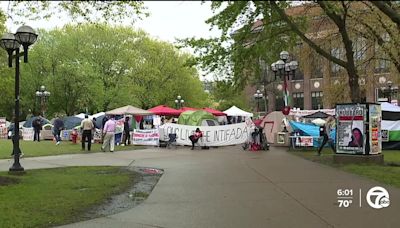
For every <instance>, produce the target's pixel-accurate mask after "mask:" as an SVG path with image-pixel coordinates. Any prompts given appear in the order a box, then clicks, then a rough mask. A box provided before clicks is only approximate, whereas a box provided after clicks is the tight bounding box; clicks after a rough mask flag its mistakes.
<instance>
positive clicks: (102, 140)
mask: <svg viewBox="0 0 400 228" xmlns="http://www.w3.org/2000/svg"><path fill="white" fill-rule="evenodd" d="M107 121H108V116H107V115H105V116H104V117H103V119H102V120H101V142H104V134H103V129H104V125H105V124H106V122H107Z"/></svg>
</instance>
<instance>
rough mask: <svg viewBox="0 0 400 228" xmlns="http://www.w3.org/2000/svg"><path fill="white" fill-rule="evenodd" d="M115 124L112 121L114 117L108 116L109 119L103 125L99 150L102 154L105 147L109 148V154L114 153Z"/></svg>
mask: <svg viewBox="0 0 400 228" xmlns="http://www.w3.org/2000/svg"><path fill="white" fill-rule="evenodd" d="M116 126H117V124H116V122H115V120H114V116H110V119H109V120H107V122H106V123H105V124H104V128H103V135H104V140H103V145H102V146H101V150H102V151H103V152H104V151H105V149H106V147H108V146H109V147H110V152H114V144H115V128H116Z"/></svg>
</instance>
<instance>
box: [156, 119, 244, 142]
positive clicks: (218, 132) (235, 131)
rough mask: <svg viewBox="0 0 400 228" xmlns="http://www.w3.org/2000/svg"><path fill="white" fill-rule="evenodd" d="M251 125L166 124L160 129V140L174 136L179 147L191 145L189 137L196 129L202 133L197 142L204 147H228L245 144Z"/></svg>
mask: <svg viewBox="0 0 400 228" xmlns="http://www.w3.org/2000/svg"><path fill="white" fill-rule="evenodd" d="M250 127H251V124H249V123H247V122H243V123H238V124H229V125H221V126H189V125H180V124H172V123H167V124H164V125H162V126H160V128H162V130H161V131H160V134H164V135H162V136H161V137H162V138H168V134H174V133H175V134H176V142H177V144H179V145H192V143H191V141H190V139H189V136H191V135H192V134H193V132H194V131H195V130H196V128H199V129H200V131H202V132H203V137H202V138H201V139H200V140H199V141H201V144H202V145H206V146H228V145H236V144H242V143H245V142H246V140H248V138H249V136H250V134H251V130H250Z"/></svg>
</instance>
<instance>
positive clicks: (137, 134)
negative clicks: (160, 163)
mask: <svg viewBox="0 0 400 228" xmlns="http://www.w3.org/2000/svg"><path fill="white" fill-rule="evenodd" d="M159 139H160V134H159V132H158V129H151V130H139V129H135V130H134V131H133V132H131V142H132V144H134V145H147V146H157V145H158V141H159Z"/></svg>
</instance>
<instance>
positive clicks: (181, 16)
mask: <svg viewBox="0 0 400 228" xmlns="http://www.w3.org/2000/svg"><path fill="white" fill-rule="evenodd" d="M210 4H211V3H210V2H205V3H203V4H202V3H201V2H200V1H144V6H145V7H147V12H149V13H150V15H149V16H148V17H146V18H144V19H143V20H141V21H137V22H136V23H135V24H134V26H133V27H134V28H141V29H143V30H144V31H146V32H147V33H149V34H150V35H151V36H152V37H154V38H158V39H160V40H164V41H168V42H174V41H175V38H188V37H197V38H200V37H203V38H208V37H215V36H218V35H219V34H220V32H219V31H218V30H216V29H214V30H212V31H210V26H209V25H208V24H206V23H205V20H207V19H208V18H210V17H211V16H212V15H213V13H212V10H211V8H210ZM7 5H8V2H4V1H2V2H0V7H1V8H2V9H4V10H5V9H7ZM68 22H70V20H68V18H66V17H65V19H61V20H60V19H53V20H51V21H45V20H42V21H27V22H26V24H27V25H29V26H31V27H32V28H34V29H39V28H44V29H52V28H56V27H62V26H63V25H65V24H67V23H68ZM123 24H125V23H123ZM126 25H128V24H126ZM6 26H7V29H8V30H9V32H15V31H16V30H17V28H18V27H19V26H18V25H15V24H14V23H13V22H12V21H10V20H8V21H7V23H6ZM186 51H188V52H191V53H193V51H192V50H190V49H186ZM201 79H202V80H204V79H207V80H211V79H212V76H211V75H207V76H206V77H205V78H201Z"/></svg>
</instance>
